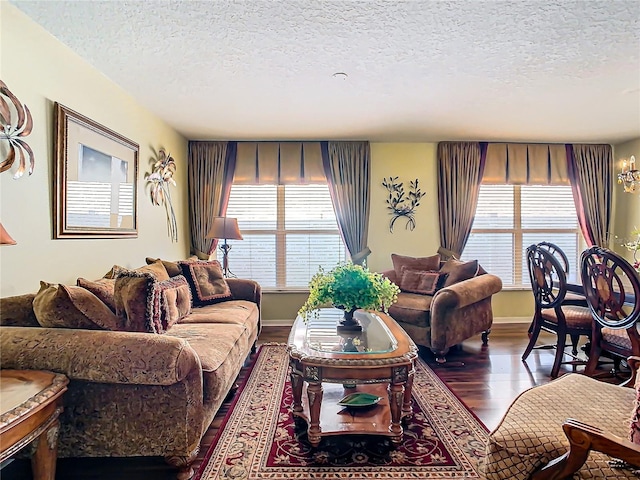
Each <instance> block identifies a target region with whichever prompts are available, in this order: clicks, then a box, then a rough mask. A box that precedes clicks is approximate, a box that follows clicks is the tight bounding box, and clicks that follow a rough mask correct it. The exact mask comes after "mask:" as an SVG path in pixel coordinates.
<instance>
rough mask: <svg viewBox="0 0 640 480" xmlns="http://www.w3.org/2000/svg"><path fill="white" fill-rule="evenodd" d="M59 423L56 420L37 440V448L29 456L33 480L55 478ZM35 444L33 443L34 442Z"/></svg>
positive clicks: (51, 479)
mask: <svg viewBox="0 0 640 480" xmlns="http://www.w3.org/2000/svg"><path fill="white" fill-rule="evenodd" d="M59 429H60V422H59V421H58V419H56V420H55V421H54V422H51V425H50V426H49V428H47V429H46V430H45V431H44V432H42V434H41V435H40V436H39V437H38V438H37V440H36V442H37V446H36V449H35V452H34V454H33V455H32V456H31V469H32V471H33V480H54V479H55V477H56V458H57V453H58V431H59ZM34 443H35V442H34Z"/></svg>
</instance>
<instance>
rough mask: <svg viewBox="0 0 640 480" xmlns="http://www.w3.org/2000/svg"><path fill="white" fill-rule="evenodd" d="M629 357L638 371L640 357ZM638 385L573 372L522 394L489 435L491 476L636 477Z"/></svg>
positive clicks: (639, 459) (500, 479) (550, 479)
mask: <svg viewBox="0 0 640 480" xmlns="http://www.w3.org/2000/svg"><path fill="white" fill-rule="evenodd" d="M628 362H629V366H630V367H631V368H632V371H633V372H634V374H635V373H637V370H638V367H639V366H640V357H630V358H629V359H628ZM636 378H637V377H636ZM628 385H631V386H633V383H632V382H629V383H628ZM635 387H636V388H635V389H633V388H626V387H625V386H618V385H612V384H609V383H605V382H601V381H598V380H595V379H593V378H590V377H587V376H586V375H582V374H578V373H569V374H566V375H563V376H562V377H560V378H559V379H557V380H554V381H552V382H550V383H547V384H545V385H541V386H538V387H534V388H531V389H529V390H527V391H525V392H524V393H522V394H520V396H518V397H517V398H516V399H515V400H514V401H513V403H512V404H511V406H510V407H509V409H508V410H507V412H506V413H505V415H504V417H503V418H502V420H501V421H500V423H499V425H498V426H497V427H496V429H495V430H494V431H493V432H491V434H490V435H489V441H488V444H487V450H486V457H485V461H484V470H485V475H486V478H487V480H507V479H508V480H529V479H530V480H564V479H570V478H574V479H576V478H580V479H582V478H585V479H586V478H606V479H608V480H620V479H626V478H638V473H637V471H638V469H639V468H640V418H639V408H640V405H639V404H638V400H637V398H638V395H640V390H639V389H640V382H637V381H636V382H635ZM574 474H575V476H574Z"/></svg>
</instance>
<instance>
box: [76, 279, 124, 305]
mask: <svg viewBox="0 0 640 480" xmlns="http://www.w3.org/2000/svg"><path fill="white" fill-rule="evenodd" d="M76 284H77V285H78V286H79V287H82V288H86V289H87V290H89V291H90V292H91V293H93V294H94V295H95V296H96V297H98V298H99V299H100V300H102V301H103V302H104V304H105V305H106V306H107V307H109V308H110V309H111V311H112V312H114V313H115V311H116V300H115V298H114V297H113V293H114V290H115V288H116V280H115V278H101V279H99V280H95V281H91V280H87V279H86V278H82V277H80V278H78V280H77V281H76Z"/></svg>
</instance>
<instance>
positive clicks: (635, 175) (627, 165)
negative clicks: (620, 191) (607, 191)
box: [618, 155, 640, 193]
mask: <svg viewBox="0 0 640 480" xmlns="http://www.w3.org/2000/svg"><path fill="white" fill-rule="evenodd" d="M618 183H620V184H622V187H623V188H624V191H625V192H627V193H640V170H636V157H634V156H633V155H631V156H630V157H629V161H628V162H627V160H626V159H625V160H623V161H622V171H621V172H620V173H619V174H618Z"/></svg>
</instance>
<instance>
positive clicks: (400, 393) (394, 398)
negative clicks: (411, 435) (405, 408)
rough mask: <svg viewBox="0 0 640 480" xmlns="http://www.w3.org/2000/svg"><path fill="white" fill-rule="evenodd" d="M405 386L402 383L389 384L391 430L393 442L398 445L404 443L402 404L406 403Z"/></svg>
mask: <svg viewBox="0 0 640 480" xmlns="http://www.w3.org/2000/svg"><path fill="white" fill-rule="evenodd" d="M404 392H405V388H404V385H403V384H401V383H391V384H389V407H390V408H391V426H390V427H389V430H391V433H392V434H393V436H392V437H391V442H392V443H394V444H398V443H400V442H401V441H402V425H400V421H401V420H402V404H403V402H404Z"/></svg>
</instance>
